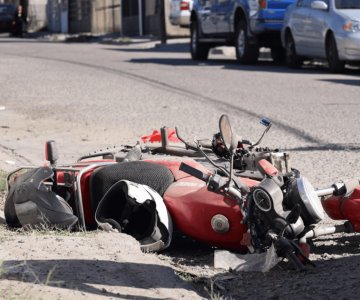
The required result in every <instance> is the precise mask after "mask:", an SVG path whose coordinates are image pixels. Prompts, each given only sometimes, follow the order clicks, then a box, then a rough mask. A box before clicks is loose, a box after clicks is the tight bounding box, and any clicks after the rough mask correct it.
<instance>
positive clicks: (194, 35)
mask: <svg viewBox="0 0 360 300" xmlns="http://www.w3.org/2000/svg"><path fill="white" fill-rule="evenodd" d="M199 32H200V30H199V25H198V22H197V21H192V22H191V25H190V53H191V58H192V59H193V60H207V58H208V56H209V50H210V46H209V44H207V43H201V42H200V41H199Z"/></svg>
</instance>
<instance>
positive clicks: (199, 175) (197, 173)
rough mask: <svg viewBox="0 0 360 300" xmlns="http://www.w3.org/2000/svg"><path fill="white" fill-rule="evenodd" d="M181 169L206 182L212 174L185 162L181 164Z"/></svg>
mask: <svg viewBox="0 0 360 300" xmlns="http://www.w3.org/2000/svg"><path fill="white" fill-rule="evenodd" d="M179 170H180V171H183V172H185V173H187V174H189V175H191V176H194V177H196V178H198V179H200V180H202V181H205V182H207V181H208V180H209V178H210V176H209V175H207V174H205V173H204V172H202V171H200V170H198V169H196V168H194V167H192V166H189V165H187V164H185V163H183V162H182V163H181V164H180V168H179Z"/></svg>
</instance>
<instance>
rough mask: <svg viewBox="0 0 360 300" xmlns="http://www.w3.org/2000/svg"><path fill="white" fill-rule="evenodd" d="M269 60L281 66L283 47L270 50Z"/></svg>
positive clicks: (283, 54) (283, 57)
mask: <svg viewBox="0 0 360 300" xmlns="http://www.w3.org/2000/svg"><path fill="white" fill-rule="evenodd" d="M271 58H272V59H273V61H274V62H275V63H277V64H282V63H284V62H285V49H284V48H283V47H280V46H277V47H272V48H271Z"/></svg>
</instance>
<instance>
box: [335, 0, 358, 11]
mask: <svg viewBox="0 0 360 300" xmlns="http://www.w3.org/2000/svg"><path fill="white" fill-rule="evenodd" d="M335 7H336V8H337V9H360V1H359V0H335Z"/></svg>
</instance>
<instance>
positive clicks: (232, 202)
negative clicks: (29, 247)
mask: <svg viewBox="0 0 360 300" xmlns="http://www.w3.org/2000/svg"><path fill="white" fill-rule="evenodd" d="M261 123H262V124H263V125H264V126H265V127H266V128H265V130H264V132H263V134H262V136H261V137H260V139H259V140H258V141H257V142H256V143H252V142H251V141H248V140H244V139H241V138H239V137H238V136H237V135H236V133H235V132H234V129H233V128H232V125H231V122H230V119H229V117H228V116H227V115H222V116H221V117H220V120H219V129H220V132H219V133H217V134H215V135H214V137H213V138H212V140H211V141H210V142H206V141H203V140H196V139H195V140H194V142H186V141H185V140H184V139H183V138H182V137H181V136H180V134H179V132H178V130H177V129H176V130H172V131H171V130H168V128H165V127H164V128H162V129H161V131H160V132H157V131H156V132H154V133H153V134H152V135H150V136H146V137H143V141H150V142H154V141H155V142H156V141H157V142H160V143H157V144H156V143H155V144H151V145H150V143H144V144H142V145H141V144H140V143H137V144H136V145H135V146H133V147H130V146H124V147H121V148H120V149H114V150H111V151H110V150H107V151H105V152H104V151H100V152H97V153H94V154H89V155H86V156H83V157H81V158H79V160H78V161H77V162H75V163H72V164H68V165H58V164H57V160H58V154H57V149H56V145H55V142H54V141H49V142H47V143H46V158H47V161H48V166H46V167H22V168H18V169H16V170H14V171H13V172H11V173H10V174H9V175H8V178H7V185H8V194H7V199H6V203H5V217H6V221H7V223H8V225H9V226H10V227H27V226H30V227H34V226H37V225H39V224H44V223H45V224H47V225H50V226H56V227H60V228H68V227H73V228H76V229H81V230H91V229H95V228H97V227H101V228H103V229H105V230H111V231H118V232H123V233H127V234H130V235H132V236H133V237H135V238H136V239H137V240H138V241H139V242H140V245H141V248H142V249H143V250H144V251H160V250H164V249H165V248H167V247H168V246H169V245H170V243H171V239H172V233H173V231H174V230H175V229H176V230H178V231H180V232H181V233H182V234H184V235H187V236H189V237H190V238H193V239H195V240H197V241H200V242H203V243H206V244H208V245H211V246H214V247H218V248H221V249H229V250H236V251H240V252H242V253H264V252H268V251H270V249H271V250H272V251H273V252H274V253H275V254H276V256H277V257H279V258H286V259H287V260H288V261H290V262H291V263H292V265H293V266H294V267H295V268H296V269H297V270H302V269H304V268H305V265H306V264H312V262H311V261H310V260H309V258H308V256H309V245H308V241H309V240H310V239H312V238H316V237H318V236H321V235H326V234H333V233H336V232H360V209H359V205H360V186H359V180H358V179H354V180H350V181H347V182H343V181H339V182H337V183H335V184H333V185H331V186H330V187H329V188H326V189H315V188H314V187H313V186H312V185H311V183H310V182H309V181H308V180H307V179H306V178H305V177H303V176H302V175H301V174H300V172H299V171H298V170H296V169H291V168H290V164H289V163H290V162H289V155H288V154H287V153H285V152H280V151H279V150H277V149H275V150H272V149H269V148H267V147H259V144H260V142H261V140H262V138H263V137H264V135H265V134H266V133H267V132H268V131H269V129H270V127H271V126H272V124H271V122H270V121H269V120H267V119H263V120H261ZM326 214H327V215H328V216H329V217H330V218H332V219H334V220H344V223H343V224H342V225H334V226H326V227H321V226H319V225H318V223H319V222H320V221H321V220H323V219H324V217H325V215H326Z"/></svg>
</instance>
